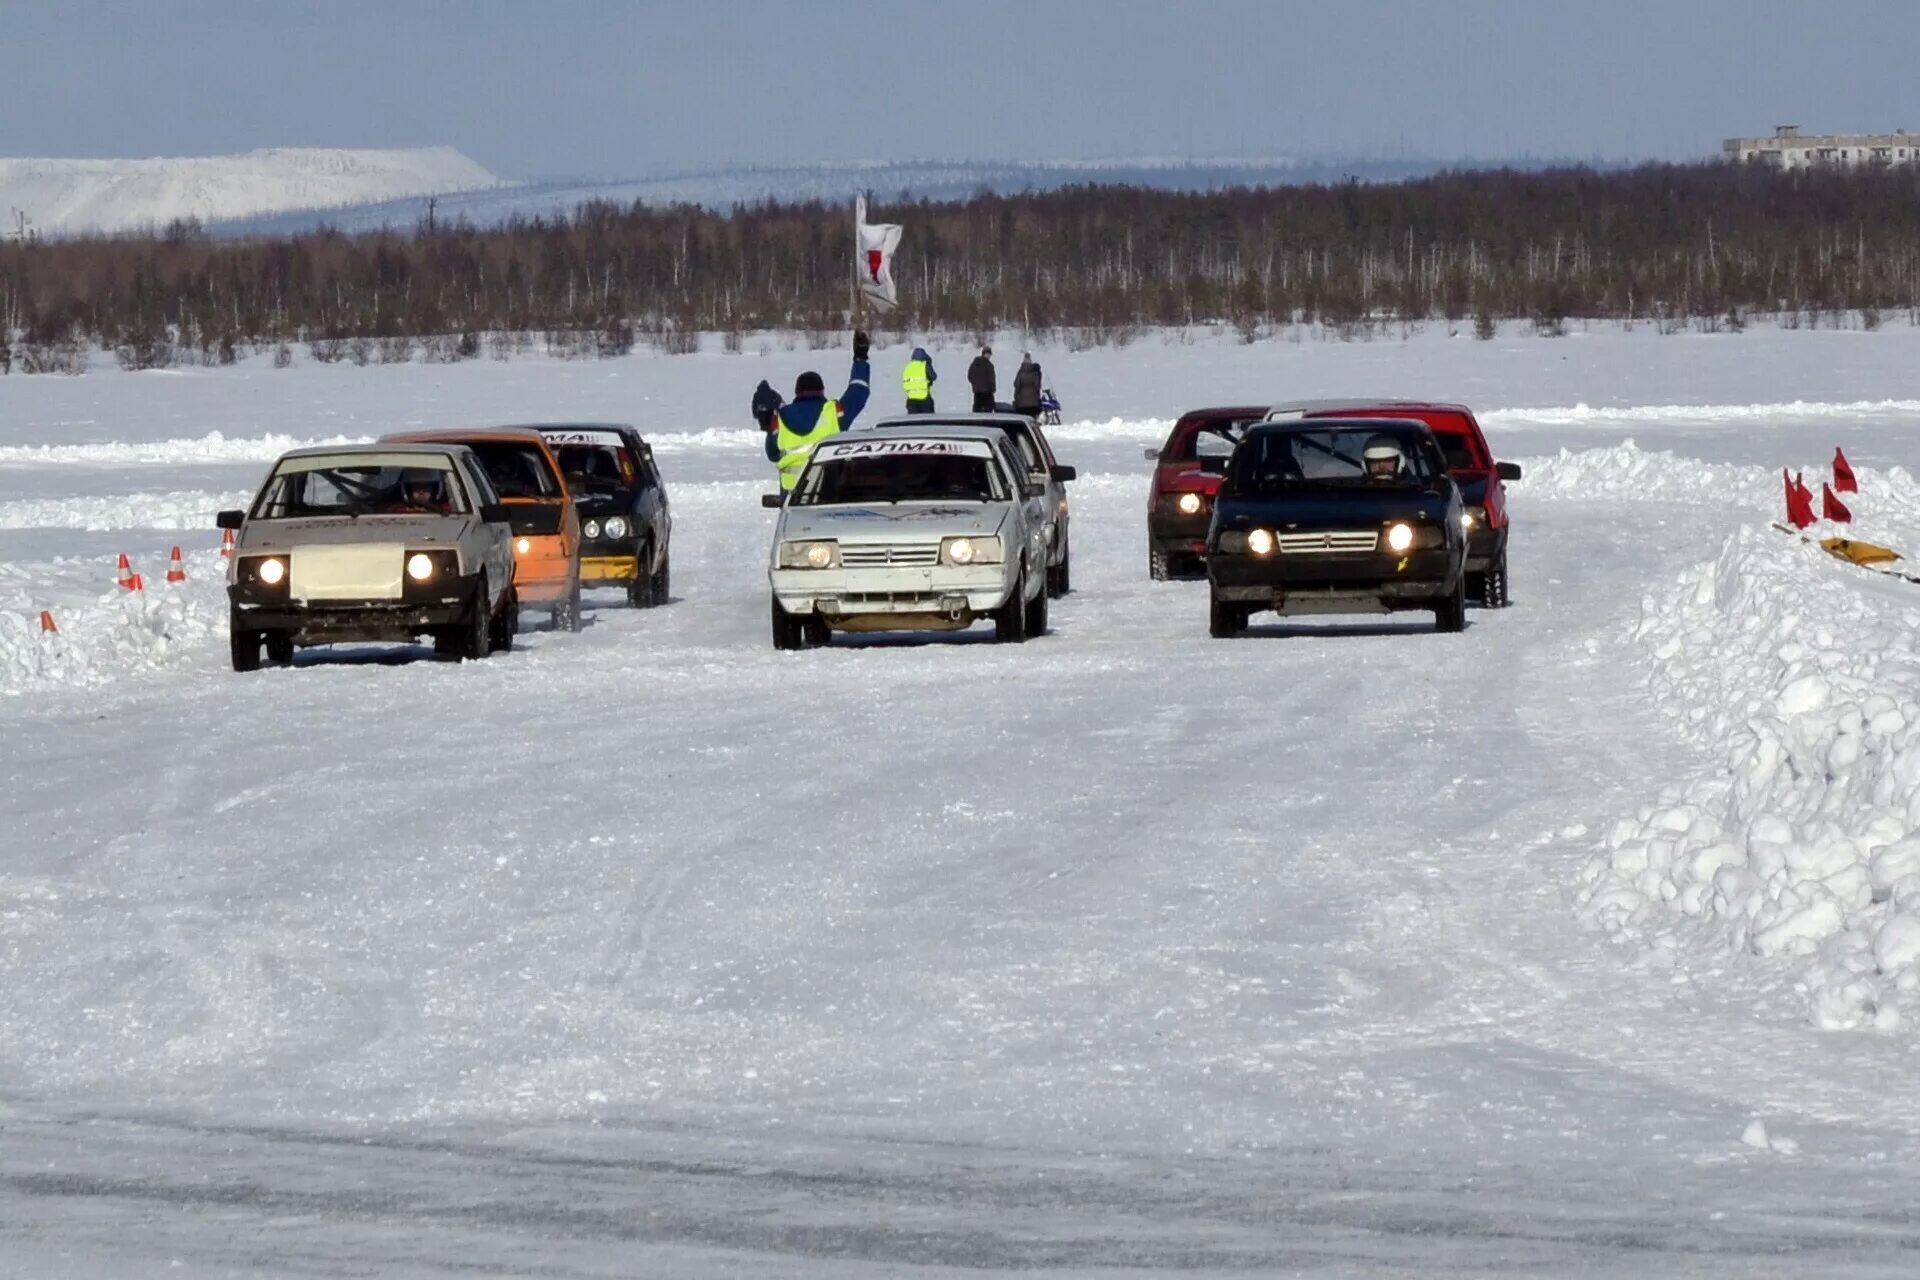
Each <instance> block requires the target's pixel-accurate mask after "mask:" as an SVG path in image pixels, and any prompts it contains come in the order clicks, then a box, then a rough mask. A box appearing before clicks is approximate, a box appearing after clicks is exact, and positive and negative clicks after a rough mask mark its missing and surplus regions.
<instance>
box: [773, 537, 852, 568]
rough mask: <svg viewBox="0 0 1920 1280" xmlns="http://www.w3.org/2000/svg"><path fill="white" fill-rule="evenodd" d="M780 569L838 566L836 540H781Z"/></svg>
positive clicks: (838, 546)
mask: <svg viewBox="0 0 1920 1280" xmlns="http://www.w3.org/2000/svg"><path fill="white" fill-rule="evenodd" d="M780 567H781V568H782V569H837V568H839V567H840V544H839V543H838V542H831V541H827V542H783V543H781V544H780Z"/></svg>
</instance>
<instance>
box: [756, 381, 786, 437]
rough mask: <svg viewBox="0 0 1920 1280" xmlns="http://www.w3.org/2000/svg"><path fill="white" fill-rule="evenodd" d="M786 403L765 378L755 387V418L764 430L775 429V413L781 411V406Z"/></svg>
mask: <svg viewBox="0 0 1920 1280" xmlns="http://www.w3.org/2000/svg"><path fill="white" fill-rule="evenodd" d="M785 403H786V401H785V400H782V399H781V398H780V393H779V392H778V391H775V390H774V389H773V387H772V386H770V385H769V384H768V382H767V380H766V379H765V378H762V379H760V385H759V386H757V387H755V388H754V389H753V420H754V421H755V422H757V423H759V424H760V429H761V430H762V431H771V430H773V415H774V414H776V413H778V412H780V406H781V405H783V404H785Z"/></svg>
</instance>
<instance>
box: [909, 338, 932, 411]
mask: <svg viewBox="0 0 1920 1280" xmlns="http://www.w3.org/2000/svg"><path fill="white" fill-rule="evenodd" d="M939 380H940V375H939V374H937V373H935V372H934V371H933V357H932V356H930V355H928V354H927V349H926V348H925V347H915V348H914V349H913V355H912V356H910V357H908V359H907V367H906V368H904V369H902V370H901V371H900V390H901V391H903V392H904V393H906V397H907V412H908V413H932V412H933V384H934V383H936V382H938V381H939Z"/></svg>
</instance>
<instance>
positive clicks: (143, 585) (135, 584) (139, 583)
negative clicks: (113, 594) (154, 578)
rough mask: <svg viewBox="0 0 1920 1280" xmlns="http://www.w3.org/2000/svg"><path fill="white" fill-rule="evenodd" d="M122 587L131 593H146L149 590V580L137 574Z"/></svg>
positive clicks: (122, 584)
mask: <svg viewBox="0 0 1920 1280" xmlns="http://www.w3.org/2000/svg"><path fill="white" fill-rule="evenodd" d="M120 585H121V586H123V587H125V588H126V589H127V590H129V591H145V590H146V589H147V580H146V579H145V578H143V577H141V576H140V575H139V574H137V573H136V574H134V575H133V576H132V577H131V578H128V579H127V580H126V581H125V582H123V583H121V584H120Z"/></svg>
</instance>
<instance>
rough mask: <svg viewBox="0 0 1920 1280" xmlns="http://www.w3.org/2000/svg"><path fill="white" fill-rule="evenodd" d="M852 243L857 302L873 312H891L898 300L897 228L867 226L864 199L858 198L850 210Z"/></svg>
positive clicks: (883, 225) (880, 224)
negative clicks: (895, 272) (895, 278)
mask: <svg viewBox="0 0 1920 1280" xmlns="http://www.w3.org/2000/svg"><path fill="white" fill-rule="evenodd" d="M853 239H854V248H855V251H856V260H855V263H854V280H855V283H856V284H857V286H858V292H857V293H856V294H855V297H856V299H857V300H858V302H860V303H865V304H867V305H870V306H872V307H873V309H874V310H876V311H891V310H893V308H894V307H895V305H897V304H898V302H899V300H900V299H899V294H898V293H897V292H896V291H895V289H894V286H893V251H894V250H895V249H898V248H899V247H900V227H899V225H898V224H897V223H892V222H881V223H874V224H871V225H869V224H868V222H867V198H866V197H865V196H861V197H860V198H859V200H858V201H856V202H855V204H854V207H853Z"/></svg>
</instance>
